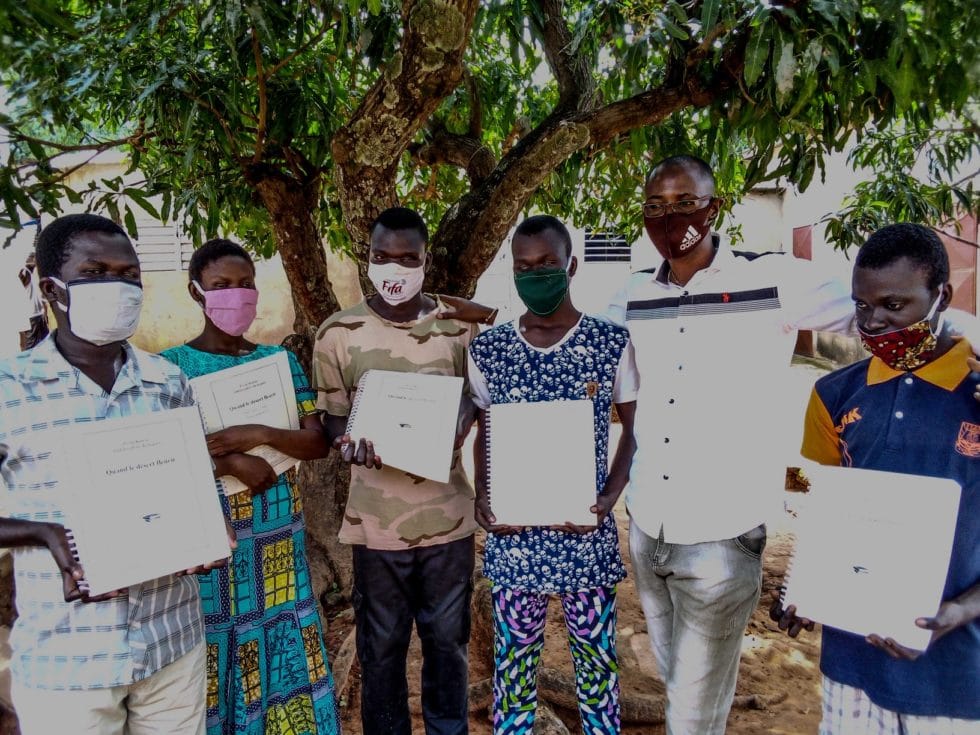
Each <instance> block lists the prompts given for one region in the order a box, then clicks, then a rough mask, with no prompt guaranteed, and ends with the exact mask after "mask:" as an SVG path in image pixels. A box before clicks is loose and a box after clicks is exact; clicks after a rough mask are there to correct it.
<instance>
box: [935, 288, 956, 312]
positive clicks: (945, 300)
mask: <svg viewBox="0 0 980 735" xmlns="http://www.w3.org/2000/svg"><path fill="white" fill-rule="evenodd" d="M939 297H940V298H939V306H938V307H936V311H946V309H948V308H949V306H950V304H952V303H953V284H951V283H944V284H943V285H942V286H941V287H940V288H939Z"/></svg>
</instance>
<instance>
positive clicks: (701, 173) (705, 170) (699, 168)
mask: <svg viewBox="0 0 980 735" xmlns="http://www.w3.org/2000/svg"><path fill="white" fill-rule="evenodd" d="M678 168H682V169H689V170H692V171H693V172H694V173H695V174H696V175H697V177H698V178H700V179H703V180H704V181H707V182H709V183H710V184H711V193H712V194H714V193H715V173H714V171H712V170H711V166H710V165H709V164H708V162H707V161H705V160H704V159H703V158H698V157H697V156H692V155H690V154H687V153H685V154H682V155H679V156H668V157H667V158H664V159H663V160H661V161H658V162H657V163H655V164H654V165H653V168H651V169H650V175H649V176H647V181H650V179H652V178H653V177H654V175H656V174H658V173H660V172H661V171H665V170H670V169H678Z"/></svg>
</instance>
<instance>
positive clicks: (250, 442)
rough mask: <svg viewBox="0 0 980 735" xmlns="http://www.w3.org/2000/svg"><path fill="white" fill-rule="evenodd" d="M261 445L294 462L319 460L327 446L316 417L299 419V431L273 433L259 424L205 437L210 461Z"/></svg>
mask: <svg viewBox="0 0 980 735" xmlns="http://www.w3.org/2000/svg"><path fill="white" fill-rule="evenodd" d="M262 444H267V445H268V446H270V447H272V448H273V449H278V450H279V451H280V452H282V453H283V454H286V455H289V456H290V457H295V458H296V459H303V460H309V459H321V458H322V457H326V456H327V452H329V451H330V445H329V444H327V442H326V440H325V437H324V435H323V431H322V430H321V425H320V418H319V417H318V416H316V415H310V416H304V417H303V418H302V419H300V428H299V429H276V428H273V427H271V426H262V425H260V424H244V425H242V426H231V427H229V428H227V429H222V430H221V431H216V432H215V433H213V434H208V451H209V452H210V453H211V456H212V457H220V456H222V455H225V454H231V453H233V452H247V451H248V450H250V449H254V448H255V447H257V446H260V445H262Z"/></svg>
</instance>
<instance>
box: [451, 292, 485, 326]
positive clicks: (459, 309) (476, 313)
mask: <svg viewBox="0 0 980 735" xmlns="http://www.w3.org/2000/svg"><path fill="white" fill-rule="evenodd" d="M439 301H441V302H442V304H443V306H444V307H445V308H443V309H441V310H440V311H439V313H438V314H436V317H438V318H439V319H458V320H459V321H461V322H469V323H470V324H486V325H492V324H493V323H494V321H495V320H496V319H497V311H498V310H497V309H491V308H490V307H489V306H484V305H483V304H478V303H477V302H475V301H470V300H469V299H463V298H460V297H459V296H446V295H444V294H439Z"/></svg>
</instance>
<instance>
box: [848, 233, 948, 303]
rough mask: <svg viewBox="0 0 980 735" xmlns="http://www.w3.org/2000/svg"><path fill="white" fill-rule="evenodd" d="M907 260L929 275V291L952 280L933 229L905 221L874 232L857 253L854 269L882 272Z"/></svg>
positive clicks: (945, 256) (946, 261)
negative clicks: (904, 259) (895, 263)
mask: <svg viewBox="0 0 980 735" xmlns="http://www.w3.org/2000/svg"><path fill="white" fill-rule="evenodd" d="M901 258H908V259H909V260H911V261H912V263H913V264H914V265H915V266H916V267H918V268H921V269H922V270H924V271H926V273H928V277H929V280H928V286H929V288H930V289H933V288H938V287H939V286H941V285H943V284H944V283H947V282H948V281H949V255H947V254H946V248H945V247H943V242H942V240H940V239H939V235H937V234H936V233H935V231H934V230H933V229H932V228H931V227H926V226H924V225H917V224H912V223H911V222H902V223H899V224H895V225H887V226H885V227H882V228H881V229H880V230H878V231H877V232H874V233H873V234H872V235H871V237H869V238H868V239H867V241H866V242H865V243H864V245H862V246H861V248H860V250H858V253H857V257H856V258H855V259H854V267H855V268H867V269H869V270H879V269H881V268H884V267H886V266H889V265H891V264H892V263H894V262H895V261H896V260H899V259H901Z"/></svg>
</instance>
